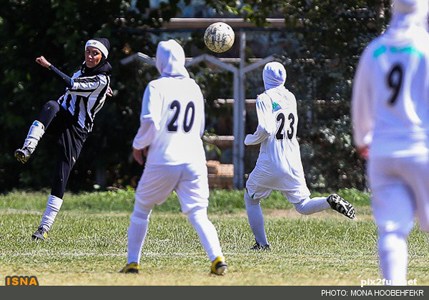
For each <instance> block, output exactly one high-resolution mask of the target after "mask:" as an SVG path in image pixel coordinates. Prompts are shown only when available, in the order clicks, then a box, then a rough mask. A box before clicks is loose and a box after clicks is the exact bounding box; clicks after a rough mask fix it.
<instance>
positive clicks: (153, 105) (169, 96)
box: [134, 77, 205, 165]
mask: <svg viewBox="0 0 429 300" xmlns="http://www.w3.org/2000/svg"><path fill="white" fill-rule="evenodd" d="M140 119H141V121H142V122H145V121H149V120H150V121H152V122H153V124H154V127H155V129H156V130H155V134H154V136H153V139H152V140H150V141H149V142H150V144H148V145H144V144H143V147H145V146H149V147H150V148H149V154H148V158H147V163H148V164H163V165H178V164H184V163H194V162H198V163H201V162H204V163H205V152H204V147H203V143H202V139H201V136H202V134H203V132H204V122H205V114H204V99H203V95H202V93H201V90H200V88H199V86H198V85H197V84H196V82H195V81H194V80H193V79H191V78H188V77H183V78H174V77H161V78H159V79H157V80H153V81H151V82H150V83H149V85H148V86H147V88H146V90H145V93H144V96H143V104H142V112H141V117H140ZM141 142H143V143H144V142H145V141H144V140H139V134H138V135H137V136H136V139H135V140H134V146H135V148H140V149H141V148H143V147H142V146H139V143H141Z"/></svg>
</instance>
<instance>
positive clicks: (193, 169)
mask: <svg viewBox="0 0 429 300" xmlns="http://www.w3.org/2000/svg"><path fill="white" fill-rule="evenodd" d="M173 191H175V192H176V193H177V196H178V198H179V201H180V206H181V208H182V212H183V213H185V214H186V213H188V212H189V211H191V210H192V209H194V208H195V207H208V198H209V184H208V177H207V166H206V165H205V164H202V165H195V164H193V165H191V164H183V165H147V166H146V168H145V170H144V172H143V175H142V177H141V178H140V181H139V184H138V186H137V190H136V195H135V198H136V202H138V205H141V206H142V207H145V208H146V209H147V208H150V209H151V208H153V206H154V205H160V204H162V203H164V202H165V200H167V198H168V196H169V195H170V194H171V193H172V192H173Z"/></svg>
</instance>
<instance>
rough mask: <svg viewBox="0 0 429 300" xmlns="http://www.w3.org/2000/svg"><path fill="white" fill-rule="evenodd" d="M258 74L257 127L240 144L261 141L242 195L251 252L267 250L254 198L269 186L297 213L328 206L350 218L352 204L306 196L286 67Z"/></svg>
mask: <svg viewBox="0 0 429 300" xmlns="http://www.w3.org/2000/svg"><path fill="white" fill-rule="evenodd" d="M262 76H263V80H264V86H265V92H263V93H262V94H261V95H259V96H258V97H257V99H256V112H257V116H258V127H257V129H256V131H255V132H254V133H253V134H248V135H247V136H246V138H245V140H244V143H245V144H246V145H257V144H261V146H260V151H259V156H258V159H257V162H256V166H255V168H254V169H253V171H252V172H251V173H250V175H249V179H248V180H247V182H246V191H245V193H244V201H245V204H246V211H247V216H248V221H249V225H250V228H251V229H252V232H253V234H254V236H255V240H256V243H255V245H254V246H253V247H252V248H251V249H252V250H269V249H270V245H269V243H268V240H267V236H266V233H265V227H264V217H263V214H262V209H261V205H260V202H261V200H262V199H264V198H267V197H268V196H269V195H270V194H271V192H272V191H273V190H277V191H281V192H282V193H283V195H284V196H285V197H286V198H287V200H288V201H289V202H291V203H293V204H294V206H295V209H296V210H297V211H298V212H299V213H301V214H306V215H308V214H312V213H315V212H319V211H322V210H325V209H328V208H332V209H334V210H336V211H338V212H339V213H341V214H343V215H345V216H346V217H348V218H350V219H353V218H354V217H355V210H354V208H353V206H352V205H351V204H350V203H348V202H347V201H346V200H344V199H343V198H341V197H340V196H338V195H337V194H332V195H330V196H328V197H315V198H310V191H309V190H308V188H307V184H306V182H305V177H304V171H303V167H302V163H301V154H300V149H299V143H298V140H297V138H296V132H297V128H298V114H297V107H296V99H295V96H294V95H293V94H292V93H291V92H290V91H289V90H288V89H286V88H285V86H284V83H285V81H286V70H285V68H284V66H283V65H282V64H280V63H278V62H270V63H267V64H266V65H265V67H264V70H263V73H262Z"/></svg>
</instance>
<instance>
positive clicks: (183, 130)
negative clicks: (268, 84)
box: [121, 40, 227, 275]
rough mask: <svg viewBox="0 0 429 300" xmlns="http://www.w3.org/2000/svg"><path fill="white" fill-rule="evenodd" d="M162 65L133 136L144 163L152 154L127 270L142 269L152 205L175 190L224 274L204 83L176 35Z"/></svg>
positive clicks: (215, 269)
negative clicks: (205, 139)
mask: <svg viewBox="0 0 429 300" xmlns="http://www.w3.org/2000/svg"><path fill="white" fill-rule="evenodd" d="M156 67H157V69H158V71H159V73H160V74H161V77H160V78H158V79H155V80H152V81H151V82H149V84H148V85H147V87H146V90H145V92H144V95H143V103H142V112H141V116H140V128H139V130H138V132H137V134H136V136H135V138H134V141H133V155H134V158H135V159H136V161H137V162H139V163H140V164H142V163H143V162H142V155H143V154H146V153H147V160H146V166H145V170H144V172H143V175H142V177H141V179H140V181H139V184H138V187H137V190H136V195H135V204H134V211H133V213H132V214H131V218H130V226H129V228H128V261H127V265H126V266H125V267H124V268H123V269H122V270H121V272H122V273H138V271H139V269H140V267H139V263H140V256H141V250H142V247H143V243H144V240H145V238H146V234H147V230H148V225H149V216H150V214H151V212H152V208H153V207H154V206H155V205H160V204H162V203H163V202H164V201H165V200H166V199H167V197H168V196H169V195H170V193H172V192H173V191H175V192H176V193H177V196H178V198H179V201H180V205H181V209H182V212H183V213H184V214H185V215H186V216H187V217H188V220H189V222H190V223H191V224H192V226H193V227H194V229H195V230H196V232H197V234H198V236H199V238H200V242H201V244H202V246H203V248H204V249H205V251H206V253H207V255H208V257H209V259H210V261H211V262H212V264H211V272H212V273H214V274H216V275H223V274H225V272H226V269H227V265H226V263H225V259H224V257H223V254H222V250H221V247H220V243H219V238H218V235H217V231H216V229H215V227H214V226H213V224H212V223H211V222H210V220H209V219H208V217H207V207H208V198H209V186H208V177H207V166H206V157H205V152H204V147H203V143H202V139H201V136H202V135H203V133H204V126H205V114H204V98H203V95H202V93H201V90H200V87H199V86H198V85H197V84H196V82H195V81H194V80H193V79H191V78H189V74H188V71H187V70H186V68H185V53H184V51H183V48H182V47H181V46H180V45H179V44H178V43H177V42H176V41H174V40H168V41H162V42H160V43H159V44H158V48H157V51H156ZM145 149H148V150H145ZM178 238H180V237H178Z"/></svg>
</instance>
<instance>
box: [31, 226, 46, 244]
mask: <svg viewBox="0 0 429 300" xmlns="http://www.w3.org/2000/svg"><path fill="white" fill-rule="evenodd" d="M31 237H32V238H33V240H34V241H44V240H45V239H47V238H48V231H47V230H45V229H44V228H43V227H39V228H37V230H36V231H35V232H34V233H33V234H32V236H31Z"/></svg>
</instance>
